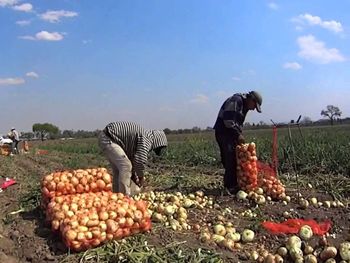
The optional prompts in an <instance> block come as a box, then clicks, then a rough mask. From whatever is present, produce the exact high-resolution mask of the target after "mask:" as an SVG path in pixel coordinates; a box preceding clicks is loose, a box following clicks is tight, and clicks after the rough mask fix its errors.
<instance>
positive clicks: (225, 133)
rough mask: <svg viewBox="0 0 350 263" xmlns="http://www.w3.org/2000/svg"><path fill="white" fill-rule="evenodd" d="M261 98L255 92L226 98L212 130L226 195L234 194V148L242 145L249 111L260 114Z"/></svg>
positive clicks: (235, 166) (236, 183)
mask: <svg viewBox="0 0 350 263" xmlns="http://www.w3.org/2000/svg"><path fill="white" fill-rule="evenodd" d="M261 104H262V97H261V95H260V94H259V93H258V92H257V91H251V92H249V93H243V94H241V93H237V94H234V95H232V96H231V97H229V98H227V99H226V101H225V102H224V103H223V104H222V106H221V108H220V111H219V114H218V117H217V119H216V122H215V125H214V129H215V138H216V141H217V143H218V145H219V148H220V155H221V163H222V165H223V166H224V168H225V174H224V187H225V189H226V191H227V193H228V194H234V193H236V192H237V191H238V190H239V189H238V182H237V160H236V146H237V145H238V144H239V143H244V137H243V135H242V126H243V123H244V120H245V117H246V115H247V113H248V111H249V110H254V109H256V110H257V111H258V112H260V113H261Z"/></svg>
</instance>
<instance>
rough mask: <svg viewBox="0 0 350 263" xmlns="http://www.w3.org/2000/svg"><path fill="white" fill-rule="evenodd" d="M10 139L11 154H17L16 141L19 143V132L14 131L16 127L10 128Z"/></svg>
mask: <svg viewBox="0 0 350 263" xmlns="http://www.w3.org/2000/svg"><path fill="white" fill-rule="evenodd" d="M10 134H11V139H12V141H13V142H12V154H18V153H19V150H18V143H19V133H18V131H16V129H15V128H14V127H13V128H11V133H10Z"/></svg>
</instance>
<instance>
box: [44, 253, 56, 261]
mask: <svg viewBox="0 0 350 263" xmlns="http://www.w3.org/2000/svg"><path fill="white" fill-rule="evenodd" d="M45 259H46V260H49V261H54V260H55V257H54V256H52V255H51V254H50V253H46V255H45Z"/></svg>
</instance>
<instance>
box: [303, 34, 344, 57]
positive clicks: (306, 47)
mask: <svg viewBox="0 0 350 263" xmlns="http://www.w3.org/2000/svg"><path fill="white" fill-rule="evenodd" d="M297 42H298V45H299V48H300V51H299V52H298V55H299V56H300V57H302V58H305V59H307V60H310V61H313V62H315V63H320V64H327V63H331V62H341V61H344V60H345V58H344V56H343V55H342V54H341V53H340V52H339V50H338V49H336V48H326V46H325V44H324V43H323V42H322V41H318V40H317V39H316V38H315V37H314V36H313V35H308V36H302V37H299V38H298V39H297Z"/></svg>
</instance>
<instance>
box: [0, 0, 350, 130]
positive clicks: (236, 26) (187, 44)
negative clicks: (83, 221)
mask: <svg viewBox="0 0 350 263" xmlns="http://www.w3.org/2000/svg"><path fill="white" fill-rule="evenodd" d="M348 10H350V2H349V1H347V0H339V1H336V2H334V1H325V0H324V1H320V0H309V1H303V0H298V1H263V0H261V1H253V0H241V1H227V0H222V1H214V0H211V1H207V0H197V1H192V0H184V1H180V0H179V1H163V0H158V1H152V0H149V1H136V0H133V1H116V0H105V1H89V0H84V1H75V0H50V1H46V0H38V1H30V0H29V1H16V0H0V25H1V26H0V50H1V51H0V94H1V95H0V111H1V125H0V133H5V132H7V131H8V130H9V129H10V127H12V126H15V127H16V128H17V129H18V130H19V131H30V130H31V127H32V124H33V123H36V122H50V123H53V124H55V125H57V126H58V127H59V128H60V129H61V130H64V129H73V130H78V129H84V130H95V129H102V128H103V127H104V126H105V125H106V124H107V123H109V122H111V121H115V120H131V121H136V122H139V123H141V124H143V125H144V126H145V127H147V128H170V129H178V128H192V127H194V126H199V127H202V128H206V127H207V126H212V125H213V124H214V122H215V119H216V116H217V113H218V110H219V108H220V106H221V104H222V103H223V101H224V100H225V99H226V98H227V97H228V96H230V95H232V94H233V93H236V92H247V91H250V90H258V91H260V92H261V94H262V95H263V105H262V110H263V113H262V114H258V113H257V112H249V113H248V116H247V119H246V121H249V122H258V121H265V122H269V121H270V119H273V120H275V121H289V120H291V119H296V118H297V116H299V114H301V115H303V116H309V117H311V119H313V120H317V119H320V118H321V116H320V112H321V110H322V109H324V108H325V107H326V105H328V104H333V105H336V106H338V107H339V108H340V110H341V111H342V112H343V116H344V117H349V116H350V103H349V99H350V74H349V72H350V70H349V69H350V65H349V57H350V41H349V37H350V16H349V15H348Z"/></svg>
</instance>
